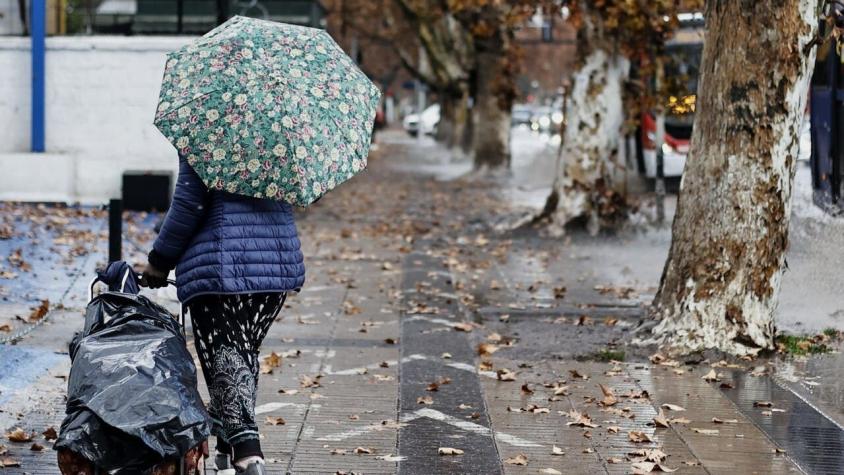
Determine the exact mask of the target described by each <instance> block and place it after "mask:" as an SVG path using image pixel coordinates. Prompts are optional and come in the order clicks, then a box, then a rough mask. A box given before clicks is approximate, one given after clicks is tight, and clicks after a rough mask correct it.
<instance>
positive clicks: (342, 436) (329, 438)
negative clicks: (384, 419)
mask: <svg viewBox="0 0 844 475" xmlns="http://www.w3.org/2000/svg"><path fill="white" fill-rule="evenodd" d="M418 418H419V416H412V417H410V418H407V419H405V418H404V417H402V419H401V421H402V422H409V421H412V420H414V419H418ZM394 427H395V426H389V425H386V426H385V425H384V424H370V425H368V426H363V427H357V428H354V429H349V430H347V431H343V432H338V433H336V434H331V435H326V436H323V437H318V438H317V440H319V441H324V442H341V441H344V440H346V439H350V438H352V437H357V436H359V435H365V434H368V433H370V432H377V431H381V430H386V429H390V428H394Z"/></svg>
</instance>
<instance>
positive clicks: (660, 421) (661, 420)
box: [653, 408, 671, 428]
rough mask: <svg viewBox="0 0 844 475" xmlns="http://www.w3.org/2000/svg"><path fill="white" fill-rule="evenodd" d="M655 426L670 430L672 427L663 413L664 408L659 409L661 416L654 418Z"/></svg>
mask: <svg viewBox="0 0 844 475" xmlns="http://www.w3.org/2000/svg"><path fill="white" fill-rule="evenodd" d="M653 420H654V425H656V426H657V427H664V428H668V427H671V424H669V423H668V419H667V418H666V417H665V413H664V412H662V408H660V409H659V414H657V415H656V416H654V419H653Z"/></svg>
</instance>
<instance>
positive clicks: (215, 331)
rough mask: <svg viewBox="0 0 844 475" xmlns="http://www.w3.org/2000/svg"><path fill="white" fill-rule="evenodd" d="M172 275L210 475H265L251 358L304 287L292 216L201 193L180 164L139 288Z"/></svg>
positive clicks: (267, 205) (277, 205)
mask: <svg viewBox="0 0 844 475" xmlns="http://www.w3.org/2000/svg"><path fill="white" fill-rule="evenodd" d="M173 268H175V269H176V285H177V287H178V296H179V300H180V301H181V302H183V303H184V304H185V305H186V306H187V308H188V312H189V313H190V317H191V321H192V322H193V332H194V337H195V340H196V349H197V353H198V355H199V361H200V364H201V366H202V372H203V374H204V375H205V381H206V384H207V385H208V392H209V393H210V396H211V402H210V405H209V413H210V415H211V418H212V421H213V428H212V433H213V434H214V435H215V436H216V437H217V455H216V457H215V462H216V464H217V468H218V470H219V471H218V472H217V473H219V474H222V475H230V474H234V473H244V474H249V475H255V474H263V473H266V472H265V469H264V459H263V457H264V456H263V453H262V452H261V444H260V440H259V437H258V426H257V424H256V422H255V398H256V395H257V387H258V367H259V362H258V355H259V348H260V346H261V342H262V341H263V339H264V337H265V336H266V334H267V331H268V330H269V327H270V325H271V324H272V323H273V321H274V320H275V318H276V316H277V315H278V314H279V312H280V311H281V308H282V306H283V305H284V301H285V298H286V297H287V293H288V292H290V291H294V290H297V291H298V290H299V289H300V288H301V287H302V284H303V283H304V280H305V266H304V263H303V258H302V252H301V251H300V243H299V238H298V236H297V233H296V225H295V223H294V221H293V214H292V208H291V206H290V205H289V204H287V203H283V202H281V201H275V200H266V199H258V198H250V197H246V196H242V195H235V194H231V193H227V192H225V191H217V190H211V191H209V190H208V189H207V188H206V186H205V184H204V183H203V181H202V180H201V178H200V177H199V176H198V175H197V174H196V172H195V171H194V169H193V168H192V167H191V166H190V165H189V164H188V162H187V160H186V159H185V158H184V157H182V158H180V161H179V178H178V183H177V184H176V191H175V194H174V196H173V203H172V205H171V206H170V211H169V212H168V213H167V216H166V217H165V219H164V223H163V224H162V226H161V232H160V233H159V235H158V238H157V239H156V240H155V243H154V245H153V249H152V251H151V252H150V253H149V264H148V266H147V268H146V271H145V272H144V274H143V279H142V283H143V284H145V285H146V286H148V287H151V288H157V287H163V286H165V285H167V275H168V273H169V272H170V270H171V269H173Z"/></svg>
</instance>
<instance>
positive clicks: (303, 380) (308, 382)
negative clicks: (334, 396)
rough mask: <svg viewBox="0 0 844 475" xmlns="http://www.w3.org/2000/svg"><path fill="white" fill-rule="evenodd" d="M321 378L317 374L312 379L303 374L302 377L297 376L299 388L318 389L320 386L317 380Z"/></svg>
mask: <svg viewBox="0 0 844 475" xmlns="http://www.w3.org/2000/svg"><path fill="white" fill-rule="evenodd" d="M321 377H322V375H319V374H318V375H316V376H315V377H313V378H312V377H310V376H308V375H306V374H303V375H302V376H299V386H301V387H303V388H318V387H320V386H321V385H320V384H319V378H321Z"/></svg>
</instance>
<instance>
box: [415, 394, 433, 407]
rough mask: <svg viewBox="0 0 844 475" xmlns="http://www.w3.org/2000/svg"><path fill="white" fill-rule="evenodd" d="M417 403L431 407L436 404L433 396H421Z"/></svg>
mask: <svg viewBox="0 0 844 475" xmlns="http://www.w3.org/2000/svg"><path fill="white" fill-rule="evenodd" d="M416 403H417V404H425V405H430V404H433V403H434V398H432V397H431V396H420V397H418V398H416Z"/></svg>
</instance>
